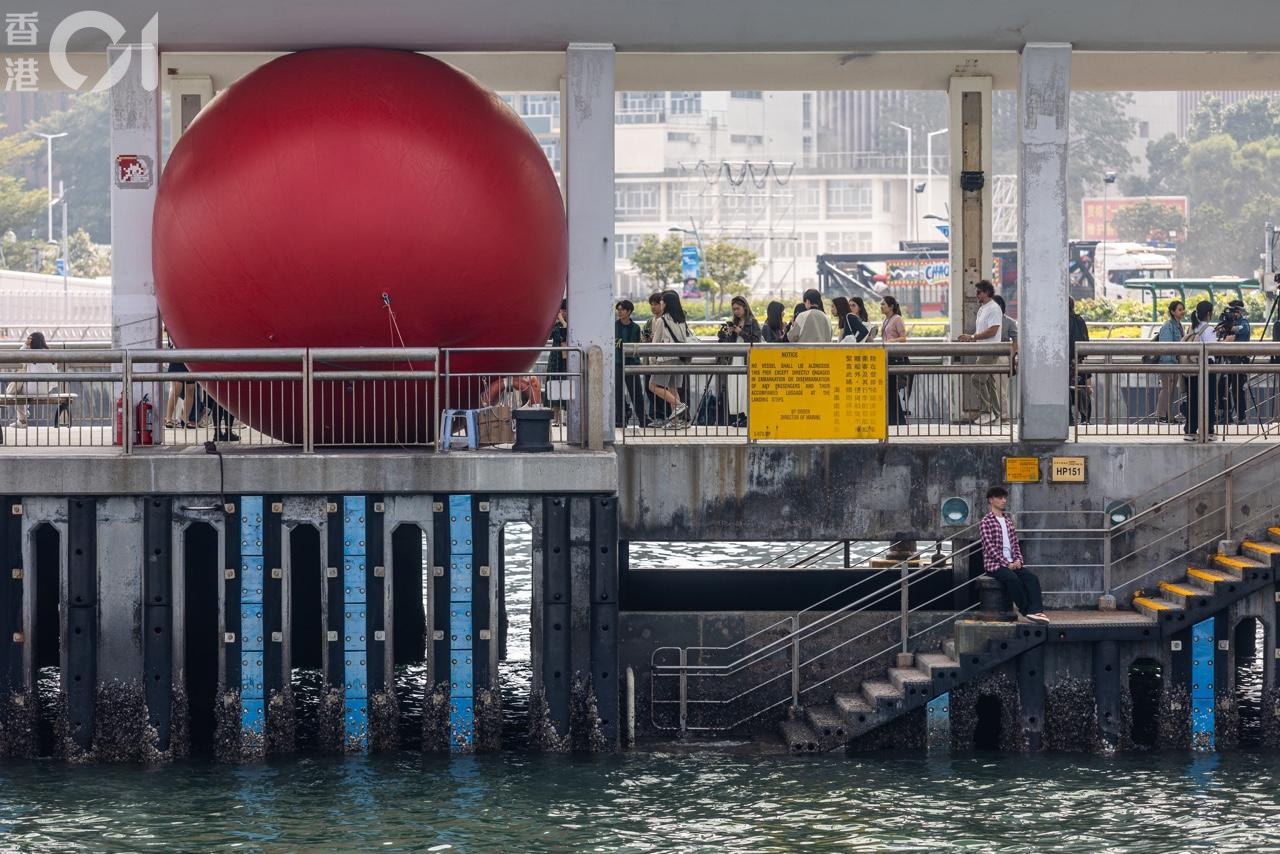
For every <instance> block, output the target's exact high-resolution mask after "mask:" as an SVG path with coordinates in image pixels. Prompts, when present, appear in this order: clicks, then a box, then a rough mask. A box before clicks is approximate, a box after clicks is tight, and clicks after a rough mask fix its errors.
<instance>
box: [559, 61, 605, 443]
mask: <svg viewBox="0 0 1280 854" xmlns="http://www.w3.org/2000/svg"><path fill="white" fill-rule="evenodd" d="M565 66H566V72H567V79H566V81H565V93H566V100H565V103H564V104H562V105H561V110H560V115H561V122H562V123H563V125H562V126H563V137H564V141H565V143H564V144H565V150H564V156H563V159H562V160H561V163H562V165H563V168H564V183H565V188H566V191H567V192H566V194H565V195H566V201H567V204H568V210H569V343H570V344H572V345H573V346H575V347H581V348H583V350H584V351H585V350H586V349H587V348H589V347H591V346H593V345H595V346H598V347H600V349H601V351H602V354H603V356H604V359H603V362H602V369H603V371H604V387H605V389H606V393H605V394H604V395H603V399H602V400H598V401H597V400H592V401H590V418H591V419H592V420H593V421H595V422H596V426H597V427H598V428H599V429H600V431H601V432H602V433H603V435H604V436H605V437H606V439H609V440H611V437H612V436H613V370H614V368H613V251H614V250H613V231H614V223H613V217H614V210H613V130H614V129H613V112H614V110H613V71H614V49H613V45H609V44H571V45H569V50H568V56H567V61H566V63H565ZM583 392H584V393H585V392H586V388H585V385H584V388H583ZM570 411H571V413H572V414H571V418H570V422H569V433H570V437H571V438H573V439H576V438H577V437H579V436H581V435H582V431H583V430H584V429H586V428H587V425H583V424H578V423H575V422H576V419H577V417H578V416H577V414H576V413H577V408H574V409H572V410H570ZM588 432H590V431H588Z"/></svg>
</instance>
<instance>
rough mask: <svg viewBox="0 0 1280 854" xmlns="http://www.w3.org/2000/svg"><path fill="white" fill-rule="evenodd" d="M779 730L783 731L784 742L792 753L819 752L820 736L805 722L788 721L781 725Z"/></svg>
mask: <svg viewBox="0 0 1280 854" xmlns="http://www.w3.org/2000/svg"><path fill="white" fill-rule="evenodd" d="M779 729H780V730H781V731H782V740H783V742H785V743H786V745H787V749H788V750H790V751H791V752H792V753H817V752H818V736H817V734H816V733H814V731H813V730H812V729H810V728H809V725H808V724H807V723H805V722H804V721H797V720H786V721H783V722H782V723H781V724H780V726H779Z"/></svg>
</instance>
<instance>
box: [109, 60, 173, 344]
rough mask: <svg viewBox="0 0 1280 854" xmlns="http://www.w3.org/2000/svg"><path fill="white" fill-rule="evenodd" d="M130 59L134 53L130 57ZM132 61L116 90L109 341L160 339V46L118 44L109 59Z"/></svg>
mask: <svg viewBox="0 0 1280 854" xmlns="http://www.w3.org/2000/svg"><path fill="white" fill-rule="evenodd" d="M124 54H132V55H131V56H127V57H126V56H124ZM126 60H127V61H128V69H127V70H126V71H125V73H124V75H123V76H122V77H121V79H120V80H119V82H117V83H116V84H115V85H114V86H112V87H111V90H110V91H111V162H110V164H109V168H110V169H111V344H112V346H113V347H147V348H149V347H155V346H157V345H158V344H159V341H160V321H159V311H158V309H157V307H156V284H155V274H154V273H153V272H152V270H151V216H152V212H153V211H154V210H155V203H156V185H157V181H158V180H159V169H160V100H161V90H160V87H159V85H158V73H159V56H158V54H157V52H156V46H155V45H115V46H113V47H110V48H107V61H108V63H110V64H111V65H113V66H114V65H115V63H116V62H117V61H119V62H122V63H123V62H125V61H126Z"/></svg>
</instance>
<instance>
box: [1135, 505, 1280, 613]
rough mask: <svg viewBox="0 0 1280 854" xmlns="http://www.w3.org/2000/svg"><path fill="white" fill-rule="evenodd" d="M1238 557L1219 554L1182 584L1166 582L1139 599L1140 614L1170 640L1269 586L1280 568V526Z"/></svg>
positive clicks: (1243, 546) (1190, 571)
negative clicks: (1178, 633)
mask: <svg viewBox="0 0 1280 854" xmlns="http://www.w3.org/2000/svg"><path fill="white" fill-rule="evenodd" d="M1238 552H1239V553H1238V554H1229V555H1228V554H1214V555H1212V556H1211V557H1210V559H1209V560H1207V561H1204V562H1202V563H1201V564H1200V565H1192V566H1188V567H1187V570H1186V574H1185V576H1184V577H1183V578H1182V579H1181V580H1179V581H1162V582H1160V583H1159V585H1158V587H1157V589H1156V590H1153V591H1139V592H1138V593H1136V594H1135V595H1134V597H1133V608H1134V610H1135V611H1137V612H1138V613H1141V614H1146V615H1147V616H1149V617H1151V618H1152V619H1154V620H1155V621H1156V623H1157V625H1159V626H1160V630H1161V634H1164V635H1167V634H1171V633H1172V632H1176V631H1180V630H1182V629H1184V628H1186V627H1188V626H1190V625H1193V624H1195V623H1198V622H1199V621H1200V620H1203V619H1204V618H1205V617H1208V616H1210V615H1212V614H1214V613H1216V612H1218V611H1220V610H1221V609H1222V608H1224V607H1226V606H1227V605H1229V604H1231V603H1232V602H1235V601H1236V600H1238V599H1240V598H1241V597H1243V596H1246V595H1248V594H1250V593H1253V592H1254V591H1256V590H1258V589H1260V588H1262V587H1265V586H1267V585H1268V584H1270V583H1271V581H1272V579H1273V578H1275V572H1276V570H1277V569H1278V568H1280V527H1272V528H1268V529H1267V533H1266V539H1262V538H1254V539H1245V540H1243V541H1242V542H1241V543H1240V547H1239V549H1238Z"/></svg>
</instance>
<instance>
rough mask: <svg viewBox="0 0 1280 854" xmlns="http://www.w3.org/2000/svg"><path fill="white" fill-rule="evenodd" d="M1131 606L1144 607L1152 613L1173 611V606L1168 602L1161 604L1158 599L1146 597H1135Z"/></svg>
mask: <svg viewBox="0 0 1280 854" xmlns="http://www.w3.org/2000/svg"><path fill="white" fill-rule="evenodd" d="M1133 604H1135V605H1145V606H1146V607H1148V608H1150V609H1151V610H1153V611H1169V610H1172V609H1173V606H1172V605H1170V604H1169V603H1168V602H1161V601H1160V600H1159V599H1148V598H1147V597H1146V596H1135V597H1134V599H1133Z"/></svg>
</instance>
